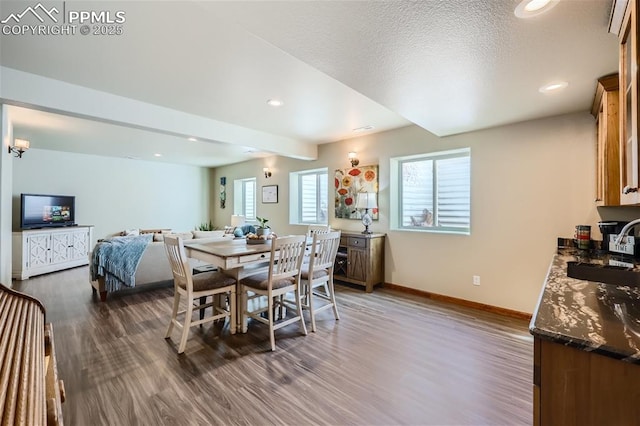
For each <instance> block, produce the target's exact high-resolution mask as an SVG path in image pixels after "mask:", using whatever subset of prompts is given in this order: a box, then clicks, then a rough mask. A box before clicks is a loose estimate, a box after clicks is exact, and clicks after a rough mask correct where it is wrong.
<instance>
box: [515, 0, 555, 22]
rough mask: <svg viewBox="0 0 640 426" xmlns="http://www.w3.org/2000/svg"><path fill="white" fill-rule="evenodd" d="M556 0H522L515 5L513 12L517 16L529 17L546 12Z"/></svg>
mask: <svg viewBox="0 0 640 426" xmlns="http://www.w3.org/2000/svg"><path fill="white" fill-rule="evenodd" d="M558 1H559V0H522V1H521V2H520V3H519V4H518V6H516V10H515V11H514V13H515V15H516V16H517V17H518V18H522V19H526V18H531V17H533V16H536V15H540V14H541V13H545V12H548V11H549V10H551V9H552V8H553V7H554V6H555V5H557V4H558Z"/></svg>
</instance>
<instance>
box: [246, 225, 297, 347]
mask: <svg viewBox="0 0 640 426" xmlns="http://www.w3.org/2000/svg"><path fill="white" fill-rule="evenodd" d="M306 239H307V237H306V236H305V235H294V236H288V237H278V238H273V239H271V257H270V259H269V271H268V272H265V273H261V274H257V275H251V276H249V277H247V278H244V279H242V280H240V294H241V300H242V301H241V310H242V332H243V333H246V332H247V327H248V319H249V318H251V319H253V320H255V321H258V322H261V323H264V324H267V325H268V326H269V339H270V341H271V350H272V351H275V349H276V343H275V330H278V329H279V328H282V327H285V326H287V325H289V324H292V323H294V322H300V329H301V331H302V333H303V334H304V335H306V334H307V327H306V325H305V323H304V318H303V317H302V304H301V301H300V273H301V265H302V258H303V256H304V250H305V246H306ZM249 293H251V295H250V294H249ZM287 293H293V296H294V297H293V299H291V298H287V297H285V296H286V295H287ZM264 297H266V299H267V300H266V305H265V304H264V303H262V304H260V303H251V305H252V306H256V308H255V309H254V310H249V302H250V301H251V302H256V300H255V299H259V298H264ZM283 307H284V308H286V309H287V315H286V317H284V318H283V317H282V316H280V317H276V309H277V308H283ZM278 310H279V311H280V312H282V311H283V310H282V309H278ZM265 317H266V318H265Z"/></svg>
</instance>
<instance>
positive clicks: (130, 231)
mask: <svg viewBox="0 0 640 426" xmlns="http://www.w3.org/2000/svg"><path fill="white" fill-rule="evenodd" d="M122 235H123V236H125V237H131V236H132V235H140V230H139V229H138V228H132V229H125V230H124V231H122Z"/></svg>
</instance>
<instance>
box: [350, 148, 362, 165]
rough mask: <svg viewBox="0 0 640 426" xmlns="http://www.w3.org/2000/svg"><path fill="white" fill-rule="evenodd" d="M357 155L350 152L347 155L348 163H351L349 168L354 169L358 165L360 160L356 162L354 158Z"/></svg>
mask: <svg viewBox="0 0 640 426" xmlns="http://www.w3.org/2000/svg"><path fill="white" fill-rule="evenodd" d="M357 155H358V154H356V153H355V152H353V151H351V152H350V153H349V155H348V157H349V161H351V167H355V166H357V165H358V164H360V160H358V157H356V156H357Z"/></svg>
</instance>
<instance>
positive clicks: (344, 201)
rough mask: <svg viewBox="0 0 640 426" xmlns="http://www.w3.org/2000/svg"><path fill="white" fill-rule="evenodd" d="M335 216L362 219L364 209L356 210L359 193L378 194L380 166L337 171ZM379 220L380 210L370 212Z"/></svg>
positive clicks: (373, 217)
mask: <svg viewBox="0 0 640 426" xmlns="http://www.w3.org/2000/svg"><path fill="white" fill-rule="evenodd" d="M335 188H336V195H335V216H336V217H337V218H341V219H358V220H360V219H362V215H363V214H364V209H357V208H356V197H357V194H358V193H359V192H369V193H371V192H373V193H376V194H377V193H378V166H377V165H375V166H361V167H350V168H347V169H342V170H336V174H335ZM369 214H370V215H371V217H372V219H373V220H378V208H375V209H372V211H370V212H369Z"/></svg>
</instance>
